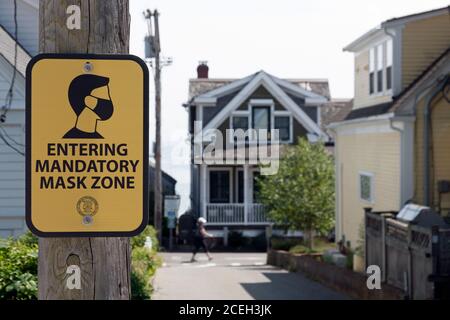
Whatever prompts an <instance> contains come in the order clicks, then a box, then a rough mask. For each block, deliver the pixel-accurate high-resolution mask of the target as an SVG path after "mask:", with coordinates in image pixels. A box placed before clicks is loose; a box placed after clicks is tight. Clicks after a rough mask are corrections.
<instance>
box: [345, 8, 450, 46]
mask: <svg viewBox="0 0 450 320" xmlns="http://www.w3.org/2000/svg"><path fill="white" fill-rule="evenodd" d="M449 13H450V6H447V7H443V8H439V9H434V10H430V11H425V12H419V13H415V14H410V15H406V16H403V17H398V18H392V19H389V20H386V21H383V22H382V23H381V24H380V25H379V26H377V27H375V28H373V29H371V30H369V31H367V32H366V33H364V34H363V35H362V36H360V37H359V38H357V39H356V40H354V41H352V42H351V43H350V44H348V45H347V46H345V47H344V49H343V50H344V51H350V52H353V51H357V50H358V48H360V47H361V46H363V45H365V44H366V43H368V42H370V41H371V40H372V39H375V38H376V37H378V36H380V35H382V34H384V28H391V27H396V26H399V25H403V24H405V23H408V22H412V21H415V20H421V19H427V18H430V17H434V16H438V15H442V14H449Z"/></svg>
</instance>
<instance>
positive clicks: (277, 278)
mask: <svg viewBox="0 0 450 320" xmlns="http://www.w3.org/2000/svg"><path fill="white" fill-rule="evenodd" d="M252 269H253V268H252ZM261 269H263V268H261ZM262 274H263V275H264V276H265V277H266V278H267V279H268V280H270V282H259V283H241V286H242V287H243V288H244V289H245V290H246V291H247V292H248V294H250V295H251V296H252V297H253V298H254V299H256V300H285V299H286V300H297V299H308V300H346V299H348V298H347V297H346V296H344V295H341V294H340V293H338V292H335V291H333V290H331V289H328V288H326V287H324V286H323V285H321V284H319V283H317V282H314V281H312V280H310V279H308V278H306V277H305V276H303V275H301V274H297V273H292V272H289V273H274V272H263V273H262Z"/></svg>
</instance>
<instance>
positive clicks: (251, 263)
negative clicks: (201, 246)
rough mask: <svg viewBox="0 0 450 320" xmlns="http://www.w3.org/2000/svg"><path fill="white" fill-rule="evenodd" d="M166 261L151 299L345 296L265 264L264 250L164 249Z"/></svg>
mask: <svg viewBox="0 0 450 320" xmlns="http://www.w3.org/2000/svg"><path fill="white" fill-rule="evenodd" d="M161 255H162V257H163V259H164V264H163V266H162V267H161V268H160V269H159V270H158V271H157V273H156V277H155V279H154V287H155V292H154V293H153V296H152V299H155V300H164V299H173V300H184V299H194V300H197V299H198V300H201V299H210V300H231V299H242V300H249V299H250V300H251V299H271V300H276V299H346V298H347V297H346V296H344V295H342V294H340V293H337V292H335V291H333V290H331V289H328V288H326V287H324V286H322V285H321V284H319V283H317V282H314V281H312V280H310V279H308V278H306V277H305V276H303V275H301V274H299V273H290V272H287V271H285V270H282V269H278V268H275V267H273V266H269V265H266V264H265V262H266V254H265V253H214V254H213V257H214V259H213V260H212V261H208V260H207V259H206V256H205V255H204V254H203V253H200V254H198V255H197V260H198V262H194V263H190V262H189V260H190V258H191V255H190V254H189V253H161Z"/></svg>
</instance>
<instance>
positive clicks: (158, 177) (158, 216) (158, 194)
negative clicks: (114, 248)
mask: <svg viewBox="0 0 450 320" xmlns="http://www.w3.org/2000/svg"><path fill="white" fill-rule="evenodd" d="M158 16H159V13H158V11H157V10H155V11H154V13H153V17H154V22H155V37H154V38H153V39H154V44H153V49H154V50H155V130H156V133H155V227H156V230H157V231H158V240H159V243H161V244H162V230H163V228H162V216H163V215H162V201H163V199H162V174H161V63H160V56H159V55H160V52H161V47H160V41H159V22H158Z"/></svg>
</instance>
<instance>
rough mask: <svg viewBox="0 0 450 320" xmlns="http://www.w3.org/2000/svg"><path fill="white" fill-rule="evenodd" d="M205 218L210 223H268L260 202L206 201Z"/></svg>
mask: <svg viewBox="0 0 450 320" xmlns="http://www.w3.org/2000/svg"><path fill="white" fill-rule="evenodd" d="M205 218H206V220H207V221H208V224H211V225H214V224H221V225H223V224H226V225H248V224H252V225H255V224H262V225H267V224H269V221H268V219H267V217H266V214H265V210H264V206H263V205H262V204H260V203H249V204H243V203H207V204H206V217H205Z"/></svg>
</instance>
